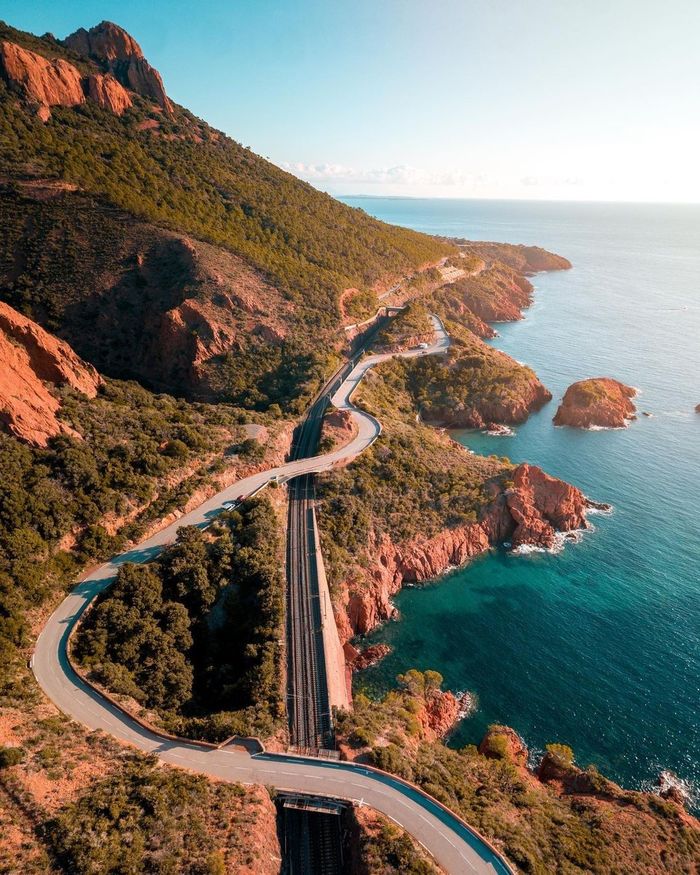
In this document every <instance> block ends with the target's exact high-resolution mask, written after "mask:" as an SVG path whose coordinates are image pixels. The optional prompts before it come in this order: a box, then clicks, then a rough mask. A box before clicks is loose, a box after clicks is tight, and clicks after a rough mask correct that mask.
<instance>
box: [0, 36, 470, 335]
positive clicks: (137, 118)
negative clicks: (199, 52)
mask: <svg viewBox="0 0 700 875" xmlns="http://www.w3.org/2000/svg"><path fill="white" fill-rule="evenodd" d="M0 37H4V38H7V39H10V40H14V41H18V42H21V41H22V39H23V36H22V35H21V34H20V33H19V32H17V31H14V30H13V29H12V28H8V27H7V26H4V27H3V30H2V31H0ZM30 39H31V43H32V45H31V49H32V51H35V52H37V53H40V54H43V55H45V56H46V57H53V56H56V55H59V54H65V50H64V49H63V48H62V47H59V46H57V45H56V44H55V43H54V42H53V41H51V40H45V39H38V40H37V38H34V37H30ZM86 60H87V59H86ZM0 104H1V105H2V115H1V116H0V138H1V139H2V142H3V152H2V157H1V160H0V172H2V173H6V174H10V175H18V176H22V175H24V174H26V173H27V172H30V173H31V174H32V175H45V176H49V177H58V178H61V179H65V180H67V181H70V182H73V183H76V184H78V185H79V186H80V187H81V188H84V189H85V190H87V191H90V192H93V193H95V194H100V195H104V196H106V197H107V198H108V199H109V200H110V201H111V202H112V203H114V204H115V205H117V206H119V207H121V208H123V209H126V210H128V211H129V212H131V213H133V214H134V215H136V216H140V217H143V218H148V219H150V220H152V221H155V222H158V223H159V224H164V225H166V226H168V227H172V228H176V229H179V230H183V231H186V232H188V233H190V234H193V235H195V236H196V237H198V238H200V239H203V240H208V241H210V242H212V243H215V244H217V245H220V246H225V247H227V248H229V249H231V250H233V251H235V252H237V253H239V254H240V255H242V256H243V257H244V258H245V259H246V260H247V261H249V262H250V263H251V264H253V265H255V266H257V267H259V268H260V269H261V270H263V271H264V272H265V274H266V275H267V276H268V277H269V278H270V279H271V280H272V281H273V282H274V284H276V285H278V286H279V288H281V289H284V290H285V291H286V292H287V293H288V294H289V295H290V296H291V297H292V298H293V299H294V301H295V304H296V308H297V324H299V325H300V326H303V327H304V328H305V329H306V330H307V331H309V332H313V331H314V330H318V329H322V328H335V327H336V325H337V319H338V306H337V300H338V295H339V293H340V291H341V290H342V289H343V288H345V287H348V286H356V287H358V288H365V287H367V286H369V285H371V284H372V283H374V282H375V281H377V280H379V279H386V278H389V277H391V276H395V275H398V274H402V273H406V272H408V271H410V270H411V269H414V268H415V267H417V266H418V265H420V264H422V263H424V262H428V261H431V260H435V259H436V258H439V257H440V256H441V255H443V254H447V253H449V252H452V251H454V247H453V246H452V245H451V244H447V243H444V242H440V241H437V240H436V239H434V238H430V237H428V236H426V235H423V234H419V233H417V232H413V231H409V230H406V229H402V228H398V227H393V226H390V225H386V224H384V223H382V222H379V221H377V220H376V219H372V218H370V217H369V216H367V215H366V214H365V213H364V212H363V211H361V210H358V209H351V208H350V207H347V206H345V205H343V204H341V203H339V202H338V201H336V200H334V199H333V198H331V197H329V196H328V195H325V194H322V193H320V192H318V191H317V190H316V189H314V188H313V187H312V186H310V185H308V184H306V183H303V182H301V181H300V180H298V179H296V178H295V177H293V176H292V175H290V174H288V173H285V172H284V171H282V170H280V169H279V168H277V167H275V166H274V165H272V164H270V163H269V162H267V161H265V160H264V159H262V158H260V157H258V156H257V155H255V154H253V153H252V152H251V151H250V150H249V149H246V148H244V147H243V146H241V145H240V144H238V143H236V142H234V141H233V140H231V139H229V138H228V137H226V136H224V135H223V134H221V133H220V132H217V131H214V130H213V129H212V128H210V127H209V126H208V125H206V124H205V123H203V122H201V121H199V120H198V119H195V118H194V116H192V115H191V113H189V112H188V111H187V110H185V109H182V108H179V107H176V111H175V116H174V119H173V120H172V121H169V120H167V119H166V118H164V117H163V115H162V114H161V113H157V114H155V115H154V114H153V112H152V109H151V108H150V107H149V104H148V102H147V101H144V100H143V99H140V98H135V105H134V107H132V108H131V109H130V110H128V111H127V112H126V113H125V114H124V115H123V116H121V117H118V116H115V115H113V114H111V113H110V112H108V111H107V110H103V109H101V108H100V107H98V106H96V105H95V104H92V103H86V104H83V105H81V106H79V107H77V108H72V109H62V108H60V107H55V108H53V109H52V118H51V120H50V121H49V122H48V123H47V124H46V125H44V124H42V123H41V122H40V121H39V120H37V119H35V118H33V117H31V116H30V115H29V114H28V113H27V112H25V111H24V109H22V108H21V107H18V106H17V105H16V102H15V99H14V97H12V96H11V95H10V94H9V93H8V92H7V90H6V89H5V88H4V86H3V87H2V88H1V89H0ZM148 118H153V119H154V120H156V121H157V123H158V126H159V127H158V130H157V132H153V131H148V130H143V125H141V124H140V123H141V122H144V121H145V120H147V119H148Z"/></svg>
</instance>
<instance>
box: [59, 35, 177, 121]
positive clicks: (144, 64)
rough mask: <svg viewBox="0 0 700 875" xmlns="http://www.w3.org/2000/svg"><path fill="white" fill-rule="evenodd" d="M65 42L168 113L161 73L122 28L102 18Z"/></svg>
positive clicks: (170, 109) (170, 105)
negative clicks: (88, 28)
mask: <svg viewBox="0 0 700 875" xmlns="http://www.w3.org/2000/svg"><path fill="white" fill-rule="evenodd" d="M63 45H65V46H66V47H67V48H69V49H72V50H73V51H75V52H78V53H79V54H81V55H85V56H87V57H90V58H92V59H93V60H95V61H97V62H98V63H99V64H100V65H101V66H102V67H103V69H104V70H105V71H106V72H109V73H111V74H112V75H113V76H114V77H115V78H116V79H117V80H118V81H119V82H120V83H121V84H122V85H123V86H124V87H125V88H128V89H129V90H130V91H135V92H136V93H137V94H140V95H142V96H143V97H148V98H150V99H151V100H154V101H155V102H156V103H157V104H158V106H160V107H161V108H162V109H164V110H165V112H166V113H168V114H169V115H171V114H172V111H173V108H172V104H171V103H170V101H169V100H168V97H167V95H166V93H165V88H164V86H163V80H162V79H161V77H160V73H159V72H158V71H157V70H156V69H155V68H154V67H152V66H151V65H150V64H149V63H148V61H147V60H146V59H145V57H144V55H143V52H142V51H141V46H139V44H138V43H137V42H136V40H135V39H134V38H133V37H131V36H130V35H129V34H128V33H127V32H126V31H125V30H124V29H123V28H121V27H119V26H118V25H116V24H113V23H112V22H111V21H103V22H101V23H100V24H98V25H96V26H95V27H91V28H90V30H85V28H82V27H81V28H79V29H78V30H76V31H75V33H72V34H71V35H70V36H68V37H66V39H65V40H63Z"/></svg>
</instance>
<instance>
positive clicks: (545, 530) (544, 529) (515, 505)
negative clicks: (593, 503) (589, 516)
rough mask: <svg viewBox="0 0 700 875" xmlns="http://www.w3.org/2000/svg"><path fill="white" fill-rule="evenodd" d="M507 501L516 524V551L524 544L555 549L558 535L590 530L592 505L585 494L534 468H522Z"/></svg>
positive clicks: (530, 466) (516, 470) (517, 470)
mask: <svg viewBox="0 0 700 875" xmlns="http://www.w3.org/2000/svg"><path fill="white" fill-rule="evenodd" d="M505 499H506V506H507V508H508V512H509V513H510V516H511V518H512V520H513V522H514V524H515V530H514V532H513V536H512V539H511V540H512V544H513V547H520V546H522V545H523V544H533V545H536V546H540V547H551V546H552V545H553V544H554V539H555V534H556V532H570V531H572V530H574V529H582V528H585V527H586V526H587V522H586V509H587V508H588V507H589V503H588V500H587V499H586V496H585V495H584V494H583V493H582V492H581V490H580V489H577V488H576V487H575V486H571V485H570V484H569V483H565V482H564V481H563V480H558V479H557V478H556V477H550V476H549V474H545V472H544V471H543V470H542V469H541V468H537V467H536V466H534V465H518V467H517V468H516V469H515V472H514V474H513V487H512V488H511V489H508V490H507V491H506V493H505Z"/></svg>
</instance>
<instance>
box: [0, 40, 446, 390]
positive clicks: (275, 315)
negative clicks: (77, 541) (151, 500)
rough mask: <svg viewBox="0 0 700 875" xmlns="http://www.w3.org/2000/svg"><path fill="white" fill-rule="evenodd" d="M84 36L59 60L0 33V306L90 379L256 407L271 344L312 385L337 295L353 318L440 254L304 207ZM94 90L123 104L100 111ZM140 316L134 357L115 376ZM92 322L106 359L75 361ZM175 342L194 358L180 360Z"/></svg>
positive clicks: (118, 51) (326, 208)
mask: <svg viewBox="0 0 700 875" xmlns="http://www.w3.org/2000/svg"><path fill="white" fill-rule="evenodd" d="M90 34H91V35H90ZM90 34H86V33H83V34H80V33H78V34H77V35H72V36H71V37H69V38H68V39H67V40H66V41H65V42H66V45H62V44H61V43H60V42H58V41H56V40H55V39H53V38H51V37H50V36H46V37H41V38H38V37H34V36H32V35H30V34H25V33H22V32H21V31H17V30H15V29H13V28H11V27H9V26H7V25H0V141H1V142H2V144H3V147H2V150H1V152H0V175H1V176H2V180H3V181H4V183H5V185H4V189H3V192H2V199H3V201H4V203H5V207H4V215H3V222H2V231H1V232H0V257H1V259H2V267H0V297H2V298H3V299H5V300H7V301H8V302H9V303H11V304H13V306H16V307H19V308H20V309H22V310H23V311H24V312H26V313H27V315H31V316H32V317H34V318H36V319H37V320H39V321H40V322H45V323H46V324H47V325H48V327H50V328H51V330H54V331H56V332H57V333H58V334H59V336H61V337H65V338H66V339H70V342H71V343H72V344H73V345H74V346H75V348H76V350H77V351H79V353H80V354H81V355H84V356H85V357H86V358H87V359H88V360H90V361H92V362H93V363H94V364H96V365H97V366H98V367H100V368H102V369H103V370H104V371H105V373H107V374H108V375H110V376H116V377H121V378H123V377H136V378H138V379H139V380H142V381H144V382H145V383H146V384H148V385H150V386H152V387H154V388H158V389H166V390H169V391H176V392H177V393H178V394H183V395H187V396H190V397H195V396H196V397H202V396H207V397H214V396H215V397H226V398H227V399H232V396H236V400H240V399H239V398H238V395H241V396H242V397H244V399H245V400H246V402H247V403H249V404H250V405H251V406H264V405H265V404H266V403H267V404H269V403H274V401H277V400H278V399H277V398H274V401H272V400H268V393H267V392H266V390H265V389H264V388H263V389H261V390H260V389H259V385H260V384H261V383H262V382H264V381H265V379H266V378H268V379H269V378H270V377H269V375H270V374H273V376H272V380H273V382H274V373H273V372H274V371H275V368H278V367H279V359H280V357H279V356H275V355H274V354H272V353H270V351H269V345H270V344H272V345H273V346H275V347H279V346H280V345H282V344H284V343H285V342H286V343H287V344H288V348H286V349H285V355H284V358H285V360H287V361H291V362H292V363H296V365H297V367H298V369H299V370H308V369H309V367H311V370H312V371H313V369H314V364H316V365H319V362H320V366H322V364H323V359H324V355H323V354H320V353H319V349H320V347H321V345H322V343H323V345H325V346H328V347H333V346H336V347H337V346H338V345H339V344H340V343H342V336H341V333H340V332H339V328H340V327H341V326H340V309H339V304H338V302H339V298H340V295H341V293H342V291H343V290H344V289H346V288H351V287H353V288H357V289H358V290H360V292H362V293H363V294H364V293H367V294H368V295H370V297H369V298H367V301H368V307H370V305H371V293H373V291H374V290H375V289H381V288H384V287H385V286H388V285H392V284H393V283H394V282H395V281H396V280H397V279H399V278H400V277H401V276H403V275H406V274H409V273H412V272H413V271H414V270H415V269H417V268H419V267H421V266H422V265H427V264H430V263H434V262H436V261H438V260H439V259H440V258H441V257H443V256H445V255H448V254H449V253H450V252H453V251H454V246H453V244H451V243H448V242H445V241H438V240H436V239H434V238H430V237H427V236H425V235H423V234H418V233H416V232H413V231H409V230H405V229H401V228H396V227H393V226H390V225H386V224H384V223H382V222H379V221H377V220H375V219H372V218H370V217H369V216H368V215H366V214H365V213H364V212H363V211H361V210H357V209H351V208H349V207H347V206H345V205H343V204H341V203H339V202H338V201H336V200H334V199H333V198H331V197H329V196H327V195H325V194H322V193H320V192H318V191H317V190H316V189H314V188H312V187H311V186H310V185H307V184H306V183H303V182H301V181H300V180H298V179H296V178H295V177H293V176H291V175H290V174H288V173H285V172H284V171H282V170H280V169H279V168H277V167H275V166H274V165H273V164H271V163H269V162H268V161H265V160H264V159H262V158H260V157H259V156H257V155H255V154H254V153H253V152H251V151H250V150H249V149H247V148H244V147H243V146H241V145H240V144H239V143H236V142H235V141H234V140H232V139H230V138H229V137H227V136H225V135H224V134H222V133H221V132H219V131H216V130H214V129H213V128H211V127H209V126H208V125H207V124H206V123H205V122H203V121H201V120H199V119H197V118H195V117H194V116H193V115H192V114H191V113H189V112H188V111H187V110H186V109H184V108H182V107H179V106H177V105H176V104H174V103H172V102H171V101H170V100H169V99H168V98H167V97H166V96H165V92H164V91H163V92H162V94H161V93H160V92H159V91H158V87H157V83H158V82H160V77H159V76H158V74H157V71H155V70H153V68H151V67H150V65H148V63H147V61H146V60H145V58H143V56H142V53H141V51H140V48H139V47H138V45H137V44H136V43H135V42H134V41H133V40H131V38H130V37H129V36H128V34H125V32H124V31H122V30H121V29H120V28H117V27H116V26H114V25H109V24H108V23H103V24H102V25H99V26H98V27H97V28H95V29H93V31H91V32H90ZM134 47H135V48H134ZM76 49H78V50H80V52H81V53H78V52H76V51H75V50H76ZM88 52H89V54H87V53H88ZM67 67H70V68H71V71H72V72H70V71H68V69H67ZM95 77H102V78H100V79H99V84H100V88H101V89H102V90H104V88H103V86H104V87H105V88H106V87H109V88H111V89H115V88H116V87H118V88H120V89H122V91H124V94H125V95H126V98H128V105H126V103H125V101H124V99H122V100H121V102H120V103H119V105H118V106H116V107H115V106H114V105H113V104H112V103H111V102H110V101H105V100H103V99H102V98H101V97H100V94H101V93H102V92H101V91H99V89H97V86H96V85H95V84H94V82H93V80H94V78H95ZM155 77H157V79H156V78H155ZM105 81H106V82H107V83H109V85H107V86H105ZM91 83H92V84H91ZM98 91H99V93H98ZM28 180H35V181H36V180H50V181H52V182H51V184H49V185H48V186H45V185H44V186H41V185H37V184H36V182H35V183H34V185H29V186H28V185H26V182H27V181H28ZM18 183H25V184H23V185H19V187H18ZM57 183H59V185H57ZM18 188H19V190H18ZM71 189H72V190H71ZM76 189H77V191H76ZM47 192H48V193H49V195H50V196H47ZM47 228H50V229H52V233H48V234H47V233H46V230H47ZM166 229H167V230H166ZM137 241H138V242H137ZM205 244H209V246H206V245H205ZM188 250H190V252H188ZM191 250H194V252H195V253H196V254H195V256H194V257H193V256H192V254H191ZM105 253H106V254H107V255H108V257H107V258H106V259H104V261H105V262H106V263H103V261H102V258H101V257H100V256H104V254H105ZM83 258H84V260H85V263H83ZM188 259H189V260H190V261H193V262H196V264H195V265H194V266H192V264H189V263H188ZM88 279H90V280H92V282H90V283H87V282H86V280H88ZM144 290H145V291H146V292H147V295H146V297H147V298H148V300H147V301H146V302H144V303H143V304H142V302H141V301H140V297H141V292H142V291H144ZM190 300H194V301H195V303H194V304H192V305H189V304H188V305H187V306H185V307H184V309H183V306H182V305H183V302H185V301H190ZM229 302H230V303H229ZM85 303H87V307H86V308H83V307H82V306H81V305H82V304H85ZM142 308H143V310H145V311H146V312H145V317H146V327H145V328H144V329H143V330H144V331H145V332H146V337H145V341H146V344H145V345H146V347H147V348H146V350H145V351H142V350H141V349H140V347H141V344H140V343H139V357H140V360H139V358H137V360H136V361H134V362H124V361H122V360H120V351H119V347H120V346H122V345H123V337H124V334H125V333H127V334H128V335H129V336H130V337H133V336H134V335H133V332H134V330H135V327H134V326H137V325H138V324H139V322H140V319H141V317H142V315H143V310H142ZM370 308H371V307H370ZM96 309H97V310H99V311H100V315H101V319H102V321H101V323H100V333H99V337H100V340H101V341H102V344H101V345H102V346H105V347H107V349H106V350H103V349H98V348H97V346H98V341H97V338H93V339H92V344H93V348H87V344H88V343H89V342H90V341H89V340H88V339H87V338H85V336H84V335H85V324H84V323H83V324H80V319H84V320H86V321H88V320H89V316H86V315H85V313H88V314H90V313H92V312H94V311H95V310H96ZM76 310H81V312H80V313H76ZM129 311H131V312H129ZM192 311H194V312H192ZM103 313H104V314H105V315H102V314H103ZM183 326H184V327H183ZM168 330H172V332H173V334H174V335H175V342H174V344H173V346H174V349H173V351H172V353H171V352H170V350H169V349H168V351H167V352H166V354H165V356H164V357H163V358H164V361H163V362H162V365H161V367H160V371H159V369H158V368H157V367H156V368H154V367H152V365H153V361H152V359H153V356H152V353H150V352H149V349H148V347H149V343H150V342H155V343H157V342H158V336H157V335H158V332H165V334H166V338H167V332H168ZM191 334H196V335H197V338H198V340H200V336H201V342H199V343H198V344H195V343H192V344H190V348H185V347H187V344H186V343H185V341H184V340H183V339H182V337H181V336H180V335H191ZM256 338H262V339H263V340H264V341H265V342H264V343H256ZM135 339H137V340H140V339H141V338H140V336H139V333H138V331H137V335H136V338H135ZM285 339H286V341H285ZM110 347H112V348H113V349H112V350H111V351H110ZM202 371H206V372H207V373H204V374H202ZM211 371H213V372H216V373H214V374H212V373H210V372H211ZM241 374H243V375H244V378H243V377H241V376H240V375H241ZM241 382H242V383H243V384H244V385H242V386H241V385H240V383H241ZM231 383H233V385H234V389H233V392H232V393H230V392H229V390H228V386H229V385H230V384H231ZM256 387H258V389H259V393H260V392H261V393H262V397H257V396H256ZM285 391H286V390H285ZM289 391H291V390H289ZM246 392H248V393H250V394H251V397H250V398H247V396H246ZM272 394H273V395H274V394H275V392H274V391H273V393H272ZM280 394H281V396H282V397H281V400H283V401H284V400H285V397H286V396H285V394H284V391H282V392H281V393H280Z"/></svg>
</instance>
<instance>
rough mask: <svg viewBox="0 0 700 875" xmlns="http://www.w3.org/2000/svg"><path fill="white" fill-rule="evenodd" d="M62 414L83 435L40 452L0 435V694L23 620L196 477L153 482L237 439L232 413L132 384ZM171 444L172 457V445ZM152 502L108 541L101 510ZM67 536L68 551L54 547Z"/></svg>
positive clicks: (169, 504) (72, 400)
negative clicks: (71, 541)
mask: <svg viewBox="0 0 700 875" xmlns="http://www.w3.org/2000/svg"><path fill="white" fill-rule="evenodd" d="M61 416H62V417H63V418H65V419H67V420H68V422H69V423H70V424H71V426H72V427H73V428H74V429H75V430H76V431H78V432H79V433H80V434H81V435H82V436H83V439H82V440H80V439H78V438H76V437H72V436H69V435H59V436H57V437H55V438H53V439H52V440H51V441H50V442H49V445H48V447H47V448H45V449H41V448H35V447H30V446H26V445H24V444H21V443H19V441H17V440H16V439H15V438H12V437H10V436H9V435H5V434H1V433H0V470H2V472H3V476H2V478H0V695H10V694H13V695H14V694H15V693H18V692H20V691H19V688H17V687H16V686H15V684H14V678H15V668H16V664H17V656H18V653H17V649H18V648H20V647H23V646H25V645H26V644H27V635H26V632H27V630H26V624H25V620H24V615H25V612H26V610H27V609H28V608H29V607H36V606H38V605H39V604H41V602H42V601H43V599H44V598H46V596H47V595H48V594H49V593H50V592H51V590H52V588H54V587H55V586H57V585H64V584H67V583H69V582H70V581H71V580H72V579H73V577H74V576H75V575H76V574H77V571H78V568H79V567H80V564H81V563H84V562H85V561H87V560H89V559H95V558H103V557H104V558H106V557H108V556H109V555H111V554H113V553H115V552H117V551H118V550H119V549H120V547H121V546H122V544H123V542H124V537H127V536H137V535H138V533H139V530H140V526H141V525H143V524H144V523H145V522H146V521H147V520H148V519H149V518H153V517H154V516H158V515H164V514H165V513H168V512H169V511H170V510H172V509H174V507H176V506H178V505H180V504H181V503H182V502H183V501H185V500H186V498H187V496H188V494H189V493H190V491H191V490H192V489H194V488H196V486H197V485H198V483H199V482H201V481H200V479H199V478H197V477H190V478H187V479H186V480H185V481H184V482H183V483H182V484H181V485H180V486H178V487H176V488H175V489H174V490H171V491H168V490H167V489H165V490H163V489H162V487H161V490H162V491H161V494H160V495H159V497H158V499H157V500H156V501H152V499H153V498H154V490H155V488H156V485H157V484H158V483H159V481H160V480H162V478H163V477H164V476H165V475H167V474H168V473H169V472H173V471H175V470H176V469H177V468H180V467H182V465H183V464H187V463H188V462H190V463H191V462H194V461H195V460H201V458H202V456H205V455H206V454H207V453H208V452H214V451H221V450H222V449H223V448H224V446H226V445H227V443H228V442H229V441H230V438H231V436H232V435H234V436H235V435H239V436H240V439H244V436H245V433H244V430H243V428H242V427H239V423H240V422H242V421H243V420H245V416H246V415H245V414H241V412H240V411H238V410H236V409H234V408H231V407H227V406H225V405H218V406H216V407H214V406H210V405H203V404H202V405H193V404H188V403H187V402H184V401H177V400H175V399H174V398H170V397H169V396H167V395H159V396H154V395H152V394H151V393H150V392H147V391H146V390H145V389H142V388H141V387H140V386H137V385H136V384H133V383H132V384H126V383H115V382H111V381H109V382H107V383H106V385H105V386H104V387H103V389H102V390H101V393H100V394H99V395H98V397H97V398H94V399H91V400H89V401H88V400H87V399H85V398H84V397H82V396H80V395H78V394H76V393H72V392H69V391H67V390H66V391H64V392H63V403H62V410H61ZM173 445H175V446H176V447H177V452H176V453H175V454H173V452H172V449H171V448H172V447H173ZM149 501H151V502H152V503H151V505H150V506H149V509H148V512H147V513H145V514H142V515H141V517H140V518H139V519H138V520H137V521H135V522H134V523H132V524H129V525H128V526H126V527H125V528H124V530H123V531H122V534H121V535H120V536H112V535H109V534H108V533H107V532H106V531H105V529H104V528H103V527H102V525H101V524H100V520H101V519H102V517H103V516H104V515H105V514H109V513H112V514H116V515H120V514H123V513H125V512H127V511H129V510H132V509H133V508H134V507H135V506H138V505H143V504H145V503H147V502H149ZM71 532H76V533H77V536H78V539H77V544H76V546H75V548H74V549H73V551H72V552H71V553H67V552H64V551H60V550H58V545H59V542H60V541H61V539H62V538H63V537H64V536H66V535H68V534H70V533H71Z"/></svg>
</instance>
